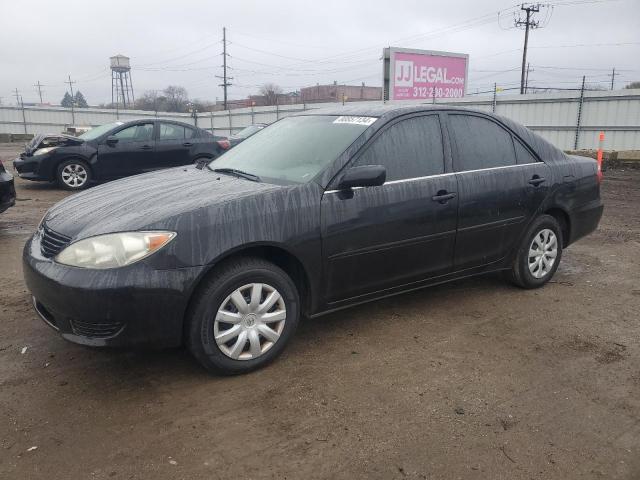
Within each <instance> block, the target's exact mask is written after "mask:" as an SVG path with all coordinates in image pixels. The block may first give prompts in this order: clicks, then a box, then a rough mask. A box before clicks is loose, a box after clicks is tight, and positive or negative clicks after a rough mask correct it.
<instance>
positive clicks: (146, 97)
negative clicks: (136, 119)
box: [135, 90, 167, 112]
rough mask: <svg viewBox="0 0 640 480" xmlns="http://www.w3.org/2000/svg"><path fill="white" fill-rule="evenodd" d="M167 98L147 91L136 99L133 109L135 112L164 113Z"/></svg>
mask: <svg viewBox="0 0 640 480" xmlns="http://www.w3.org/2000/svg"><path fill="white" fill-rule="evenodd" d="M166 103H167V97H164V96H162V95H158V91H157V90H147V91H146V92H144V93H143V94H142V96H141V97H138V98H137V99H136V103H135V108H136V109H137V110H151V111H153V112H164V111H166V110H167V106H166Z"/></svg>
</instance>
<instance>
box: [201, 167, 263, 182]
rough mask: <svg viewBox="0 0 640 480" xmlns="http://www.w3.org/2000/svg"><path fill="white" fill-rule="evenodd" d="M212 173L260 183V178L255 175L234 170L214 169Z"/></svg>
mask: <svg viewBox="0 0 640 480" xmlns="http://www.w3.org/2000/svg"><path fill="white" fill-rule="evenodd" d="M213 171H214V172H217V173H230V174H231V175H235V176H236V177H242V178H246V179H247V180H251V181H252V182H261V181H262V180H260V177H259V176H257V175H253V174H251V173H247V172H243V171H242V170H236V169H235V168H214V169H213Z"/></svg>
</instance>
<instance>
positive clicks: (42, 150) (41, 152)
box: [33, 147, 58, 157]
mask: <svg viewBox="0 0 640 480" xmlns="http://www.w3.org/2000/svg"><path fill="white" fill-rule="evenodd" d="M56 148H58V147H46V148H39V149H37V150H36V151H35V152H33V156H34V157H35V156H36V155H44V154H45V153H49V152H52V151H53V150H55V149H56Z"/></svg>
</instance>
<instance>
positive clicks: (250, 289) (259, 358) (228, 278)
mask: <svg viewBox="0 0 640 480" xmlns="http://www.w3.org/2000/svg"><path fill="white" fill-rule="evenodd" d="M299 319H300V300H299V295H298V291H297V289H296V287H295V285H294V283H293V281H292V280H291V278H290V277H289V276H288V275H287V274H286V273H285V272H284V271H283V270H282V269H280V268H279V267H277V266H276V265H274V264H272V263H270V262H267V261H265V260H262V259H258V258H245V259H239V260H235V261H231V262H228V263H226V264H223V265H222V266H221V267H219V271H217V272H216V273H215V274H214V275H213V276H212V277H211V278H209V279H208V280H206V281H205V284H204V285H203V286H202V287H201V288H200V289H199V290H198V292H197V293H196V296H195V298H194V302H193V304H192V306H191V308H190V311H189V314H188V318H187V324H186V331H185V337H186V343H187V347H188V348H189V350H190V351H191V353H192V354H193V356H194V357H195V358H196V359H197V360H198V361H199V362H200V363H201V364H202V365H203V366H204V367H205V368H206V369H208V370H210V371H212V372H215V373H220V374H225V375H233V374H239V373H247V372H250V371H252V370H255V369H257V368H261V367H263V366H265V365H266V364H267V363H269V362H271V361H272V360H273V359H274V358H276V357H277V356H278V355H279V354H280V353H281V352H282V350H283V349H284V347H285V346H286V344H287V342H288V341H289V340H290V338H291V337H292V336H293V333H294V332H295V330H296V327H297V326H298V322H299Z"/></svg>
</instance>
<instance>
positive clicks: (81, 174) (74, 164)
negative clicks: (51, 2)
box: [56, 160, 91, 190]
mask: <svg viewBox="0 0 640 480" xmlns="http://www.w3.org/2000/svg"><path fill="white" fill-rule="evenodd" d="M90 181H91V169H90V168H89V165H87V164H86V163H85V162H83V161H82V160H65V161H64V162H62V163H61V164H60V165H58V168H57V170H56V182H57V183H58V185H59V186H60V187H62V188H64V189H66V190H82V189H84V188H86V187H87V186H89V182H90Z"/></svg>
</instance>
